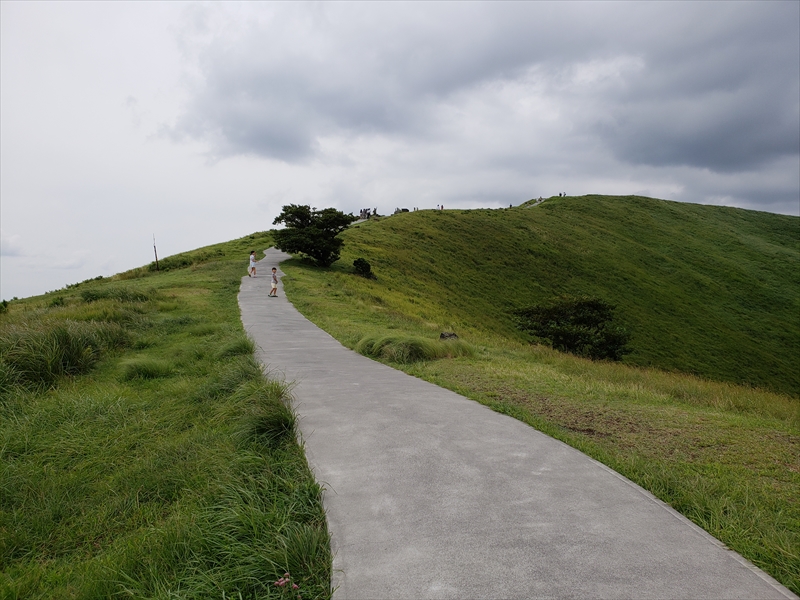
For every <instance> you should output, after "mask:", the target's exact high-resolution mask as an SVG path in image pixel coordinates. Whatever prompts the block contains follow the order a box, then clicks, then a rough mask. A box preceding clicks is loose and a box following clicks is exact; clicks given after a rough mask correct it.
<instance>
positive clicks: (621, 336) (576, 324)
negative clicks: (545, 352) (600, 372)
mask: <svg viewBox="0 0 800 600" xmlns="http://www.w3.org/2000/svg"><path fill="white" fill-rule="evenodd" d="M614 309H615V307H614V306H613V305H611V304H609V303H608V302H606V301H604V300H601V299H600V298H591V297H589V296H567V295H564V296H558V297H556V298H553V299H551V300H550V301H549V302H547V303H544V304H535V305H533V306H529V307H528V308H522V309H519V310H516V311H514V313H513V314H514V316H515V317H516V320H517V326H518V327H519V328H520V329H521V330H523V331H527V332H528V333H531V334H532V335H533V336H534V337H535V338H537V339H540V340H544V341H546V342H548V343H549V344H551V345H552V346H553V348H555V349H556V350H561V351H562V352H569V353H571V354H576V355H578V356H585V357H588V358H591V359H595V360H597V359H611V360H621V359H622V357H623V355H625V354H627V353H629V352H631V349H630V348H629V347H628V345H627V344H628V341H629V340H630V333H628V331H626V330H625V329H624V328H622V327H620V326H618V325H614V324H613V323H612V321H613V319H614Z"/></svg>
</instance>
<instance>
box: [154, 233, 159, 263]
mask: <svg viewBox="0 0 800 600" xmlns="http://www.w3.org/2000/svg"><path fill="white" fill-rule="evenodd" d="M153 254H155V255H156V271H158V270H159V268H158V250H156V234H155V233H154V234H153Z"/></svg>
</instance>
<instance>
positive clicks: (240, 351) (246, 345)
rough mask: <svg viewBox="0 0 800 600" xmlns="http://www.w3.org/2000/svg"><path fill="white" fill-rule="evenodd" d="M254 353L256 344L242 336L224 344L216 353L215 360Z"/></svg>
mask: <svg viewBox="0 0 800 600" xmlns="http://www.w3.org/2000/svg"><path fill="white" fill-rule="evenodd" d="M255 351H256V344H255V342H253V340H252V339H250V338H249V337H246V336H242V337H240V338H239V339H237V340H234V341H232V342H229V343H227V344H225V345H224V346H223V347H222V348H220V350H219V352H217V358H227V357H230V356H242V355H251V354H253V353H254V352H255Z"/></svg>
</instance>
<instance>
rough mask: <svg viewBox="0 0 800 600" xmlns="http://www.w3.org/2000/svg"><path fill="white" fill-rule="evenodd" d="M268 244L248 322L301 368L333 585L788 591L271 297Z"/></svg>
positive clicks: (512, 428)
mask: <svg viewBox="0 0 800 600" xmlns="http://www.w3.org/2000/svg"><path fill="white" fill-rule="evenodd" d="M265 255H266V258H265V259H264V260H262V261H260V262H259V264H258V273H259V276H258V277H257V278H255V279H251V278H248V277H244V278H243V279H242V285H241V290H240V292H239V306H240V308H241V313H242V322H243V323H244V326H245V329H246V330H247V331H248V333H249V334H250V335H251V336H252V337H253V339H254V340H255V341H256V343H257V344H258V346H259V347H260V350H259V353H258V356H259V358H260V360H261V361H262V362H263V363H264V364H265V365H266V366H267V369H268V370H269V371H270V372H272V373H273V374H276V373H277V374H283V376H284V377H285V378H286V380H287V381H294V382H296V387H295V388H294V396H295V408H296V410H297V412H298V414H299V416H300V429H301V433H302V437H303V440H304V442H305V448H306V455H307V457H308V460H309V463H310V465H311V467H312V469H313V470H314V473H315V475H316V477H317V480H318V481H320V482H322V483H323V484H324V485H325V487H326V490H327V491H326V493H325V499H324V502H325V509H326V512H327V516H328V524H329V528H330V532H331V536H332V544H333V550H334V553H335V558H334V581H333V585H334V586H337V591H336V593H335V597H336V598H337V599H343V598H348V599H349V598H370V599H375V598H543V597H550V598H552V597H555V598H748V599H752V598H797V597H796V596H794V595H793V594H792V593H791V592H790V591H789V590H787V589H786V588H784V587H782V586H781V585H780V584H778V583H777V582H776V581H775V580H773V579H772V578H771V577H769V576H768V575H766V574H765V573H763V572H762V571H760V570H759V569H757V568H756V567H754V566H753V565H751V564H750V563H749V562H747V561H745V560H744V559H743V558H742V557H740V556H739V555H738V554H736V553H734V552H732V551H730V550H727V549H726V548H725V547H724V546H722V544H720V542H718V541H717V540H715V539H714V538H712V537H711V536H710V535H708V534H707V533H705V532H704V531H702V530H701V529H700V528H698V527H696V526H695V525H693V524H692V523H691V522H689V521H688V520H687V519H685V518H684V517H682V516H681V515H679V514H678V513H676V512H675V511H674V510H672V509H671V508H669V507H668V506H666V505H665V504H663V503H662V502H660V501H658V500H656V499H655V498H654V497H653V496H651V495H650V494H649V493H647V492H645V491H644V490H642V489H641V488H639V487H638V486H636V485H634V484H633V483H631V482H630V481H628V480H627V479H625V478H623V477H621V476H620V475H618V474H616V473H614V472H613V471H611V470H610V469H608V468H606V467H604V466H603V465H601V464H599V463H597V462H595V461H594V460H592V459H590V458H588V457H587V456H585V455H584V454H581V453H580V452H578V451H577V450H574V449H572V448H570V447H569V446H567V445H566V444H563V443H561V442H559V441H556V440H554V439H552V438H550V437H547V436H545V435H544V434H542V433H539V432H538V431H536V430H534V429H532V428H531V427H529V426H527V425H525V424H524V423H522V422H520V421H517V420H515V419H512V418H511V417H507V416H504V415H501V414H498V413H495V412H493V411H491V410H489V409H488V408H486V407H484V406H482V405H480V404H478V403H476V402H473V401H471V400H468V399H466V398H464V397H462V396H459V395H458V394H455V393H453V392H450V391H448V390H445V389H442V388H440V387H437V386H435V385H433V384H430V383H427V382H424V381H421V380H419V379H416V378H414V377H411V376H409V375H406V374H404V373H402V372H400V371H396V370H394V369H391V368H389V367H387V366H385V365H382V364H380V363H377V362H374V361H372V360H369V359H367V358H365V357H363V356H360V355H359V354H356V353H355V352H352V351H351V350H348V349H346V348H345V347H343V346H342V345H341V344H339V342H337V341H336V340H335V339H333V338H332V337H331V336H330V335H328V334H327V333H325V332H324V331H322V330H321V329H319V328H318V327H316V326H315V325H313V324H312V323H311V322H310V321H308V320H307V319H305V318H304V317H303V316H302V315H300V313H299V312H297V310H296V309H295V308H294V307H293V306H292V304H291V303H289V302H288V301H287V300H286V298H285V296H284V295H283V286H282V285H281V286H280V289H279V292H278V293H279V297H278V298H268V297H267V293H268V291H269V287H270V286H269V277H268V273H269V271H270V269H271V268H272V267H273V266H278V263H279V262H280V261H282V260H285V259H287V258H289V256H288V255H286V254H283V253H282V252H279V251H278V250H275V249H274V248H270V249H269V250H266V251H265ZM279 274H280V275H282V273H281V272H280V271H279Z"/></svg>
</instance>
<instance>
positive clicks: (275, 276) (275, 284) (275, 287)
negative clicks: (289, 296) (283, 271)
mask: <svg viewBox="0 0 800 600" xmlns="http://www.w3.org/2000/svg"><path fill="white" fill-rule="evenodd" d="M269 295H270V296H272V297H273V298H277V297H278V269H276V268H275V267H272V290H271V291H270V293H269Z"/></svg>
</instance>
